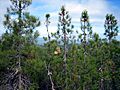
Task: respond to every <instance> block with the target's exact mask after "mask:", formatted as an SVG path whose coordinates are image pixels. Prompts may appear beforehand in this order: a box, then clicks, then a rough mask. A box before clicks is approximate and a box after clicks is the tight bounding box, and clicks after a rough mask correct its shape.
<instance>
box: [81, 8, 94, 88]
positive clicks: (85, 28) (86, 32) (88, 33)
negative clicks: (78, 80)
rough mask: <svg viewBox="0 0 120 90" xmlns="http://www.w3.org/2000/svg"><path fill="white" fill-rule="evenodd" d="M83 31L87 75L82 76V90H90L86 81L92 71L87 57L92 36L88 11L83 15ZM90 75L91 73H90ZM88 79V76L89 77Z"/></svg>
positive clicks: (84, 64)
mask: <svg viewBox="0 0 120 90" xmlns="http://www.w3.org/2000/svg"><path fill="white" fill-rule="evenodd" d="M80 21H81V31H82V32H83V33H82V34H81V35H80V37H81V42H82V45H83V55H84V59H83V69H84V70H83V71H84V73H85V75H82V77H83V78H82V79H83V81H84V82H83V87H82V89H83V90H85V89H87V88H89V85H88V83H89V82H88V81H86V80H85V78H86V75H87V72H88V71H89V70H90V68H89V67H90V65H89V66H88V62H89V61H88V60H87V57H88V56H89V54H88V50H87V46H88V40H89V38H90V36H91V34H92V27H91V26H90V23H89V16H88V12H87V11H86V10H84V11H83V12H82V14H81V18H80ZM89 73H90V72H89ZM87 77H88V76H87Z"/></svg>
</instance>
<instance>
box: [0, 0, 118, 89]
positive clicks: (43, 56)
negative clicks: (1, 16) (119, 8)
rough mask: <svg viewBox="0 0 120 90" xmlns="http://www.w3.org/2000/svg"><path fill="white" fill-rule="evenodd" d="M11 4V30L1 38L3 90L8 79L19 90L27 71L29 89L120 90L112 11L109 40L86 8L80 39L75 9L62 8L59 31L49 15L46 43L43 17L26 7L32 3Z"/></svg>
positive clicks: (0, 85)
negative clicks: (40, 29)
mask: <svg viewBox="0 0 120 90" xmlns="http://www.w3.org/2000/svg"><path fill="white" fill-rule="evenodd" d="M11 2H12V6H11V8H8V9H7V14H5V21H4V26H5V28H6V32H5V33H4V34H3V35H2V38H1V39H0V89H1V88H2V89H4V88H6V86H5V84H6V83H7V82H11V83H8V84H9V85H11V84H13V87H14V89H15V87H16V86H15V85H16V84H15V82H17V81H19V79H18V76H19V75H20V74H21V75H22V77H21V78H22V79H24V82H25V84H26V86H28V87H27V88H26V89H23V86H22V89H23V90H120V41H118V40H115V39H113V37H115V36H117V34H118V26H117V20H116V19H115V17H114V16H113V15H112V14H110V15H109V14H107V15H106V20H105V35H106V37H107V38H108V39H101V38H100V37H99V35H98V34H97V33H94V34H93V32H92V27H91V25H90V22H89V15H88V12H87V11H86V10H84V11H83V12H82V13H81V18H80V23H81V28H80V29H81V31H82V32H81V33H80V32H79V31H80V30H77V31H76V33H77V34H79V35H78V38H77V36H76V35H74V33H75V32H73V29H74V26H73V25H71V18H70V16H69V13H68V11H66V9H65V7H64V6H62V7H61V10H60V13H59V20H58V30H57V31H56V33H51V34H50V30H49V25H50V14H46V15H45V18H46V19H45V27H46V31H47V36H46V37H43V38H44V40H45V41H46V43H44V45H43V46H40V45H37V43H36V42H37V41H36V39H37V37H38V36H39V32H38V31H37V30H35V28H36V27H38V26H39V25H40V21H39V18H36V17H35V16H32V15H30V13H29V12H25V10H24V9H25V8H26V7H28V6H29V5H30V4H31V3H32V1H31V0H11ZM20 7H21V9H20ZM12 15H13V16H15V17H14V18H11V17H12ZM34 30H35V31H34ZM77 40H78V41H77ZM79 40H81V42H80V41H79ZM108 41H110V42H108ZM18 65H19V66H18ZM17 71H18V72H19V73H17V74H16V72H17ZM6 80H9V81H6ZM9 88H11V87H10V86H9ZM12 89H13V88H12ZM4 90H7V89H4ZM15 90H16V89H15ZM19 90H20V88H19Z"/></svg>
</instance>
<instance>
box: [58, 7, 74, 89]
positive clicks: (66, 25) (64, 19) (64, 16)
mask: <svg viewBox="0 0 120 90" xmlns="http://www.w3.org/2000/svg"><path fill="white" fill-rule="evenodd" d="M72 29H73V25H71V18H70V16H69V14H68V11H66V9H65V7H64V6H62V7H61V11H60V13H59V23H58V30H57V35H58V42H59V41H62V42H61V44H63V48H64V49H63V52H64V53H63V73H64V80H65V83H64V89H65V90H67V87H68V85H67V78H66V76H67V52H68V47H67V45H68V43H69V39H68V36H69V34H70V33H72ZM60 39H61V40H60Z"/></svg>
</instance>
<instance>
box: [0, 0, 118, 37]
mask: <svg viewBox="0 0 120 90" xmlns="http://www.w3.org/2000/svg"><path fill="white" fill-rule="evenodd" d="M32 1H33V2H32V4H31V5H30V6H29V7H28V8H27V9H26V11H29V12H30V13H31V14H32V15H35V16H37V17H39V18H40V21H41V26H40V27H39V28H37V30H38V31H39V33H40V35H41V37H42V36H45V35H46V29H45V25H44V22H45V14H47V13H49V14H50V15H51V18H50V20H51V24H50V26H49V30H50V32H55V31H56V30H57V23H58V13H59V11H60V8H61V6H62V5H65V7H66V10H67V11H69V14H70V16H71V17H72V24H73V25H74V26H75V30H76V29H77V30H80V22H79V21H80V16H81V12H82V11H83V10H84V9H86V10H87V11H88V14H89V16H90V23H91V25H92V28H93V32H97V33H99V34H100V35H101V36H103V33H104V21H105V15H106V14H107V13H109V14H111V13H112V14H113V15H114V16H115V17H116V19H117V20H118V26H119V27H120V9H119V7H120V0H32ZM9 4H10V2H9V0H0V7H1V8H0V26H1V27H0V35H1V34H2V33H3V32H5V29H4V27H3V25H2V21H3V20H4V14H5V13H6V7H9ZM119 29H120V28H119ZM119 37H120V34H119Z"/></svg>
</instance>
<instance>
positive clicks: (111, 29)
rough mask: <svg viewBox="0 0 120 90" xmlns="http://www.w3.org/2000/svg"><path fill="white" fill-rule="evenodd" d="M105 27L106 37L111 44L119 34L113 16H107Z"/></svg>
mask: <svg viewBox="0 0 120 90" xmlns="http://www.w3.org/2000/svg"><path fill="white" fill-rule="evenodd" d="M104 27H105V33H104V35H105V36H106V37H108V40H109V42H110V41H111V39H112V38H113V37H115V36H117V34H118V26H117V20H116V19H115V16H113V15H112V14H107V15H106V20H105V24H104Z"/></svg>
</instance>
